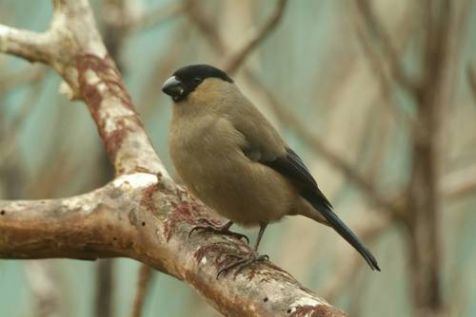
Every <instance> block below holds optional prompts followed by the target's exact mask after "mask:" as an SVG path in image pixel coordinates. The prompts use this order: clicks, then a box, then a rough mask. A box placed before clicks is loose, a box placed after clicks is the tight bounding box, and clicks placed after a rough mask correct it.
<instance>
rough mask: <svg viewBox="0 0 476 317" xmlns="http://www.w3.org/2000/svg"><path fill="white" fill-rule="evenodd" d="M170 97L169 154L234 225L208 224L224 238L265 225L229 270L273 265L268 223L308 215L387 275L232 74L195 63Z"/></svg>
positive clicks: (196, 191)
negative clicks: (267, 247) (265, 251)
mask: <svg viewBox="0 0 476 317" xmlns="http://www.w3.org/2000/svg"><path fill="white" fill-rule="evenodd" d="M162 91H163V92H164V93H165V94H167V95H168V96H170V97H171V99H172V100H173V108H172V109H173V110H172V120H171V125H170V129H169V151H170V156H171V159H172V162H173V165H174V167H175V169H176V171H177V173H178V175H179V176H180V178H181V179H182V181H183V183H184V184H185V185H186V186H187V188H188V189H189V190H190V191H191V192H192V194H193V195H194V196H196V197H197V198H199V199H200V200H201V201H203V202H204V203H205V204H206V205H208V206H209V207H211V208H212V209H214V210H215V211H216V212H217V213H218V214H220V215H221V216H223V217H224V218H227V219H228V220H229V221H228V222H227V223H225V224H224V225H222V226H216V225H215V226H213V224H211V223H208V224H207V226H208V227H209V228H211V229H213V230H215V231H219V232H223V233H229V232H230V231H229V228H230V227H231V225H232V224H233V223H237V224H239V225H242V226H245V227H249V226H259V233H258V237H257V239H256V243H255V246H254V249H253V251H254V252H253V254H252V255H251V256H250V257H249V258H248V259H243V260H242V261H240V262H239V263H238V262H237V263H236V264H233V265H232V266H230V267H229V268H231V267H235V266H237V265H242V264H244V265H247V264H249V263H252V262H254V261H261V260H263V259H267V256H259V255H258V247H259V244H260V241H261V238H262V237H263V234H264V231H265V229H266V227H267V225H268V224H269V223H273V222H277V221H279V220H281V219H282V218H283V217H284V216H288V215H302V216H305V217H308V218H310V219H313V220H315V221H317V222H319V223H322V224H325V225H327V226H329V227H331V228H332V229H334V230H335V231H336V232H337V233H338V234H339V235H340V236H341V237H342V238H344V239H345V240H346V241H347V242H348V243H349V244H350V245H351V246H352V247H353V248H354V249H355V250H356V251H357V252H359V253H360V255H361V256H362V257H363V259H364V260H365V261H366V262H367V263H368V265H369V266H370V268H371V269H372V270H377V271H380V267H379V265H378V263H377V260H376V259H375V257H374V256H373V255H372V253H371V252H370V251H369V250H368V249H367V248H366V247H365V246H364V245H363V243H362V242H361V241H360V240H359V239H358V237H357V236H356V235H355V234H354V233H353V232H352V230H351V229H350V228H349V227H348V226H347V225H346V224H345V223H344V222H343V221H342V220H341V219H340V218H339V217H338V216H337V214H336V213H335V212H334V210H333V206H332V205H331V203H330V202H329V200H328V199H327V198H326V196H325V195H324V194H323V193H322V191H321V190H320V188H319V187H318V185H317V182H316V180H315V179H314V177H313V176H312V175H311V173H310V171H309V169H308V168H307V167H306V165H305V164H304V162H303V160H302V159H301V158H300V157H299V156H298V154H297V153H296V152H294V151H293V150H292V149H291V147H290V146H289V145H288V144H287V143H286V142H285V141H284V139H283V138H282V137H281V136H280V134H279V133H278V131H277V130H276V129H275V128H274V127H273V126H272V124H271V123H270V122H269V121H268V120H267V119H266V118H265V117H264V115H263V114H262V113H261V112H260V111H259V110H258V109H257V108H256V107H255V106H254V105H253V103H252V102H251V101H250V100H249V99H248V98H247V97H246V96H245V95H244V94H243V93H242V92H241V90H240V89H239V88H238V86H237V85H236V84H235V82H234V80H233V79H232V78H231V77H230V76H229V75H228V74H227V73H226V72H225V71H223V70H221V69H219V68H217V67H214V66H211V65H207V64H192V65H187V66H184V67H181V68H179V69H177V70H176V71H175V72H174V73H173V74H172V76H171V77H170V78H168V79H167V80H166V81H165V82H164V84H163V86H162ZM229 268H227V269H229Z"/></svg>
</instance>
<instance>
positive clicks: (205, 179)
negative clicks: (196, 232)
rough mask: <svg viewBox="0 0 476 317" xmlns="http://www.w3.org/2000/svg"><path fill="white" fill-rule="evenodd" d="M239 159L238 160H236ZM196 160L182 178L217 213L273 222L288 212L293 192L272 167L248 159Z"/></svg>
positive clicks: (245, 220) (235, 218)
mask: <svg viewBox="0 0 476 317" xmlns="http://www.w3.org/2000/svg"><path fill="white" fill-rule="evenodd" d="M240 160H242V161H240ZM200 161H201V160H198V161H197V162H196V164H193V166H191V168H192V169H195V170H194V171H188V172H187V171H185V173H183V175H182V177H183V179H184V181H185V183H186V184H188V186H189V187H190V189H191V190H192V192H193V193H194V194H195V195H196V196H197V197H198V198H200V199H201V200H202V201H203V202H204V203H205V204H207V205H208V206H210V207H212V208H213V209H215V210H216V211H217V212H218V213H219V214H220V215H222V216H224V217H226V218H228V219H230V220H232V221H234V222H236V223H240V224H242V225H256V224H259V223H268V222H273V221H277V220H279V219H280V218H282V217H283V216H284V215H286V214H288V213H289V212H290V208H291V207H290V205H291V203H292V201H293V199H294V195H295V194H294V193H293V190H292V188H291V186H290V184H289V183H288V182H287V181H286V180H285V179H284V178H283V177H282V176H281V175H280V174H278V173H276V172H275V171H274V170H272V169H270V168H268V167H266V166H264V165H261V164H259V163H255V162H252V161H249V160H248V159H247V158H246V157H240V158H239V159H236V157H235V159H233V160H231V159H230V158H226V157H225V158H222V159H221V160H218V161H217V162H215V163H214V164H209V163H210V160H205V159H204V160H203V162H200Z"/></svg>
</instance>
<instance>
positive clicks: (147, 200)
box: [140, 185, 157, 211]
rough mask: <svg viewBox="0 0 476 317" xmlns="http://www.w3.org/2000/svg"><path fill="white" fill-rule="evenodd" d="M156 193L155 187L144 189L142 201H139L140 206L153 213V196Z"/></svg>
mask: <svg viewBox="0 0 476 317" xmlns="http://www.w3.org/2000/svg"><path fill="white" fill-rule="evenodd" d="M156 191H157V186H156V185H151V186H149V187H147V188H146V189H144V191H143V194H142V199H141V201H140V204H141V206H144V207H145V208H146V209H147V210H149V211H155V209H156V208H155V204H154V194H155V192H156Z"/></svg>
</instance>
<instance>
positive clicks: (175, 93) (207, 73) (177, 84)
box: [162, 64, 233, 102]
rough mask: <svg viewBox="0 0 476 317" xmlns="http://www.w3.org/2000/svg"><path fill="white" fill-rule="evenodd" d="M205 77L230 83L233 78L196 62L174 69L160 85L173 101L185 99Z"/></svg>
mask: <svg viewBox="0 0 476 317" xmlns="http://www.w3.org/2000/svg"><path fill="white" fill-rule="evenodd" d="M207 78H219V79H222V80H224V81H227V82H230V83H232V82H233V80H232V79H231V78H230V77H229V76H228V75H227V74H226V73H225V72H224V71H222V70H221V69H218V68H216V67H213V66H210V65H206V64H197V65H188V66H184V67H182V68H179V69H178V70H176V71H175V72H174V73H173V75H172V77H170V78H169V79H167V80H166V81H165V83H164V85H163V86H162V91H163V92H164V93H166V94H167V95H169V96H170V97H172V99H173V100H174V101H175V102H179V101H182V100H185V99H186V98H187V96H188V95H189V94H190V93H191V92H192V91H194V90H195V88H197V87H198V85H200V84H201V83H202V81H203V80H205V79H207Z"/></svg>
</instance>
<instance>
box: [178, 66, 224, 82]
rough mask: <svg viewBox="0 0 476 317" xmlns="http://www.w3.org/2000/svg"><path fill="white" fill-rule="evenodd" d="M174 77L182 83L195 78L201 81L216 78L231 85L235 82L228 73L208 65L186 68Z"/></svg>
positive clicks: (179, 70)
mask: <svg viewBox="0 0 476 317" xmlns="http://www.w3.org/2000/svg"><path fill="white" fill-rule="evenodd" d="M173 75H174V76H175V77H177V79H179V80H181V81H190V80H194V79H195V78H200V79H201V80H204V79H206V78H211V77H214V78H220V79H223V80H224V81H228V82H230V83H232V82H233V80H232V79H231V78H230V76H228V74H227V73H225V72H224V71H222V70H221V69H219V68H216V67H213V66H211V65H207V64H196V65H188V66H184V67H182V68H179V69H177V70H176V71H175V73H173Z"/></svg>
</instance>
